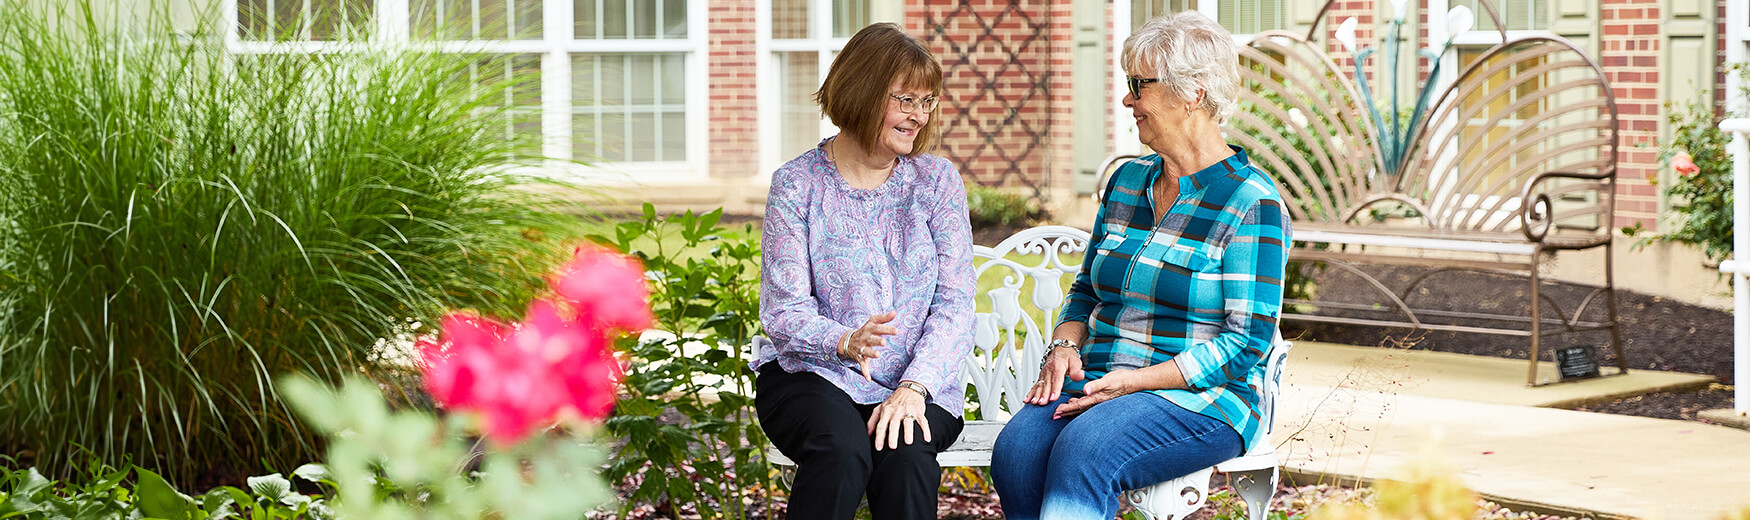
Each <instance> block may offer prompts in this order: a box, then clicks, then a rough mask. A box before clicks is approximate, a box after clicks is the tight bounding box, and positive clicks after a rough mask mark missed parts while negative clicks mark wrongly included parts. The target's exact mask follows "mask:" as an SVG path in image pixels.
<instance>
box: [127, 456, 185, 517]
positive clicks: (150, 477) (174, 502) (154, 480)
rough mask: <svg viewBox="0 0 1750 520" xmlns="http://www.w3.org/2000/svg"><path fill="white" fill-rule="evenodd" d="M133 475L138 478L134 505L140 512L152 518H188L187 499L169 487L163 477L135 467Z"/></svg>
mask: <svg viewBox="0 0 1750 520" xmlns="http://www.w3.org/2000/svg"><path fill="white" fill-rule="evenodd" d="M134 473H135V474H137V475H139V476H140V483H139V485H138V486H135V488H134V493H135V495H136V497H135V498H136V502H135V505H137V506H139V508H140V512H142V513H145V514H146V516H149V517H154V518H168V519H172V520H183V519H186V518H188V516H189V506H190V503H189V499H188V498H187V497H184V496H182V494H181V493H178V492H176V489H175V488H172V487H170V483H169V482H165V481H164V477H160V476H158V474H157V473H153V472H152V471H151V470H147V469H145V468H142V467H139V466H135V467H134Z"/></svg>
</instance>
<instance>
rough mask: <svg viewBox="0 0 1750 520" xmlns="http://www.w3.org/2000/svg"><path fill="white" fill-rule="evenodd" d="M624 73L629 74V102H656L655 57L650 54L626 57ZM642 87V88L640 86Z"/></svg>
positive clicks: (637, 103)
mask: <svg viewBox="0 0 1750 520" xmlns="http://www.w3.org/2000/svg"><path fill="white" fill-rule="evenodd" d="M626 61H627V63H626V73H627V74H629V75H631V78H629V79H630V82H629V83H630V88H631V89H632V90H631V91H630V92H631V94H632V96H631V98H632V99H631V101H630V102H631V104H634V105H649V104H653V103H656V91H655V89H654V87H655V86H656V57H655V56H651V55H632V56H627V57H626ZM640 87H642V88H640Z"/></svg>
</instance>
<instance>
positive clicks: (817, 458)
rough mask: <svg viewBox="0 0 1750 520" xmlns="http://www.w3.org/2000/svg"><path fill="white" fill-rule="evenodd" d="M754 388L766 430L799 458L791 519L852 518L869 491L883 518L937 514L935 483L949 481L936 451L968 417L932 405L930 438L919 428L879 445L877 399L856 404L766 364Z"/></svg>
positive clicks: (824, 385) (814, 379) (812, 379)
mask: <svg viewBox="0 0 1750 520" xmlns="http://www.w3.org/2000/svg"><path fill="white" fill-rule="evenodd" d="M754 389H755V392H756V394H755V396H754V407H755V409H757V410H758V411H759V416H760V425H761V426H762V427H764V428H765V430H766V436H767V437H770V438H771V439H772V444H775V445H777V447H778V450H779V451H782V452H784V455H785V456H788V457H790V460H794V461H796V484H795V486H794V487H793V488H792V489H791V490H790V511H789V517H790V518H795V519H798V520H803V519H806V520H815V519H822V520H841V519H842V520H849V519H851V518H852V517H854V516H855V515H856V512H857V503H858V502H859V501H860V500H861V499H862V498H863V494H864V493H865V492H867V493H868V494H869V511H870V512H871V513H874V516H875V518H876V520H890V519H891V520H898V519H925V518H936V487H937V486H939V485H941V483H942V467H941V466H939V465H937V464H936V452H938V451H941V450H945V449H948V446H950V445H953V444H954V439H956V438H958V437H960V429H961V428H962V427H964V426H965V424H966V423H965V421H962V420H961V419H960V418H959V417H955V416H953V415H951V414H949V413H948V411H947V410H944V409H942V407H940V406H936V405H935V404H929V405H926V406H925V411H924V417H925V418H926V419H928V420H929V423H930V439H931V442H924V440H923V439H924V435H923V430H922V429H921V427H919V426H912V428H913V430H912V439H913V440H914V441H915V442H913V443H912V444H900V445H899V449H882V450H881V451H875V438H874V436H871V435H869V428H868V426H867V425H868V421H869V416H870V414H872V413H873V412H874V410H875V405H868V404H857V403H856V402H855V401H852V400H851V396H849V395H846V394H845V391H844V390H840V389H839V387H837V386H834V385H833V384H832V383H829V382H827V381H826V379H823V378H821V377H820V376H818V375H815V374H812V373H809V372H798V373H795V374H792V373H788V372H785V371H784V369H782V368H779V367H778V365H777V363H767V364H766V365H765V366H762V367H760V373H759V377H758V378H757V379H755V380H754ZM901 435H904V434H903V433H902V434H901ZM900 440H901V442H902V443H903V442H904V437H901V438H900Z"/></svg>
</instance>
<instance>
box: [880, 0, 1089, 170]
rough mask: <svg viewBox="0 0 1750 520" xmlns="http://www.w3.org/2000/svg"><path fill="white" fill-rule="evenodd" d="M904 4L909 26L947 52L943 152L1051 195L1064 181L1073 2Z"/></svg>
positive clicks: (964, 166) (925, 0)
mask: <svg viewBox="0 0 1750 520" xmlns="http://www.w3.org/2000/svg"><path fill="white" fill-rule="evenodd" d="M906 8H907V13H906V19H907V21H908V22H907V23H908V26H909V27H908V29H909V30H911V31H913V34H917V35H919V36H921V37H922V38H923V39H924V42H925V44H927V45H929V46H930V50H931V52H934V53H935V54H936V57H937V58H939V59H940V60H942V66H943V75H944V76H945V77H944V78H943V80H944V81H943V104H942V118H943V123H944V124H945V125H946V132H945V133H944V134H943V142H942V146H941V147H940V148H938V149H937V154H938V155H941V156H943V157H946V158H948V159H950V160H952V161H954V163H955V164H956V165H957V166H958V167H959V168H960V173H961V175H962V176H963V177H965V178H966V179H967V180H969V181H971V182H976V183H978V184H983V185H987V186H1004V187H1024V188H1030V189H1031V191H1032V192H1033V193H1035V194H1039V195H1044V194H1045V191H1046V188H1048V187H1050V186H1053V185H1054V184H1056V183H1062V182H1067V180H1062V179H1063V177H1065V176H1067V175H1068V174H1069V173H1070V170H1069V162H1070V161H1069V139H1068V132H1069V131H1070V128H1069V126H1070V119H1069V116H1070V115H1069V113H1068V110H1069V76H1068V74H1069V45H1070V44H1069V40H1068V38H1069V30H1070V27H1069V24H1070V10H1069V8H1070V6H1069V4H1068V3H1067V2H1034V1H1021V0H909V1H907V2H906ZM1059 170H1061V171H1059ZM1054 178H1055V179H1054Z"/></svg>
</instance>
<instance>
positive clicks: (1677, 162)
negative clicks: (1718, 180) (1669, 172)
mask: <svg viewBox="0 0 1750 520" xmlns="http://www.w3.org/2000/svg"><path fill="white" fill-rule="evenodd" d="M1671 169H1673V170H1677V174H1678V175H1682V176H1685V177H1688V176H1690V175H1695V174H1697V173H1700V172H1701V167H1700V166H1696V165H1695V160H1694V159H1693V158H1691V157H1690V156H1689V152H1677V155H1675V156H1673V157H1671Z"/></svg>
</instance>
